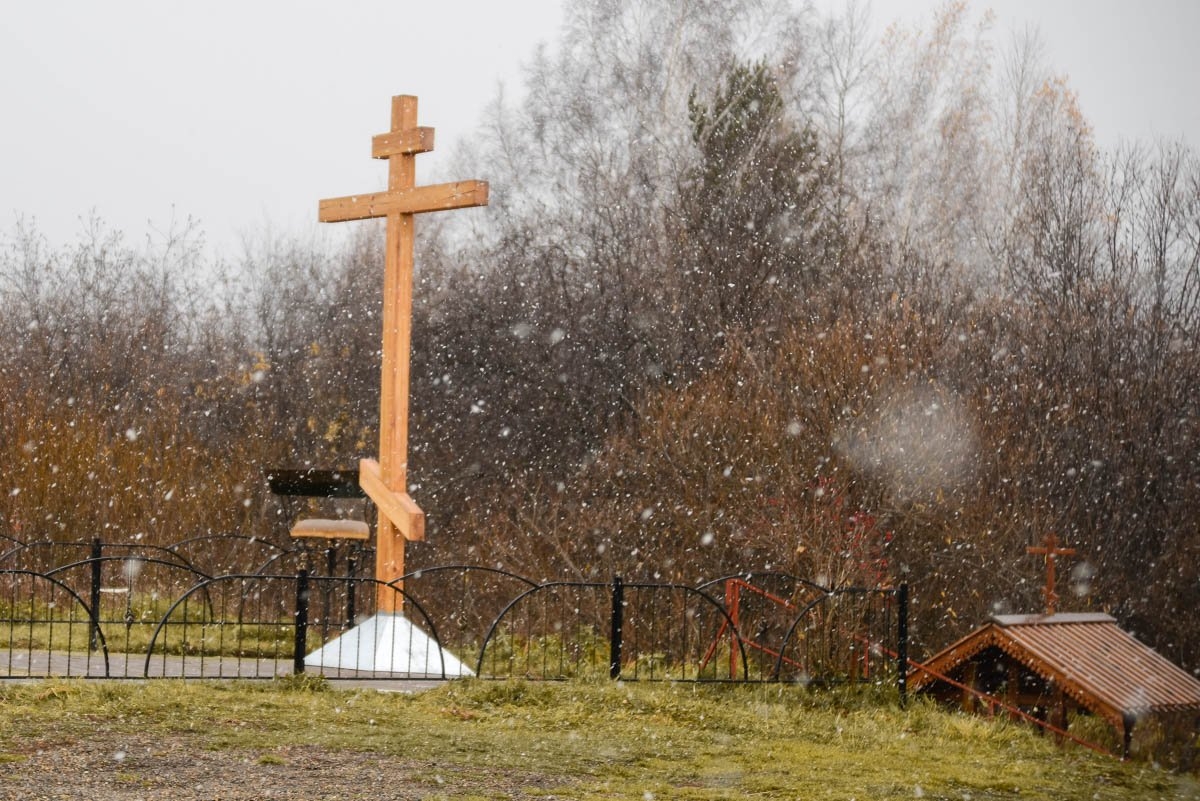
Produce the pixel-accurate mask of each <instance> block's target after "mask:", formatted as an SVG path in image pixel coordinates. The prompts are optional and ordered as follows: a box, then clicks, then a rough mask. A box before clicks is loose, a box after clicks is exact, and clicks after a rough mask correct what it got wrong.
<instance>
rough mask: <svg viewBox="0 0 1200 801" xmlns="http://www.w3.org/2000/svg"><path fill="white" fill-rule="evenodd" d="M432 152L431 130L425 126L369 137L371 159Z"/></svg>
mask: <svg viewBox="0 0 1200 801" xmlns="http://www.w3.org/2000/svg"><path fill="white" fill-rule="evenodd" d="M431 150H433V129H432V128H428V127H425V126H421V127H420V128H409V129H408V130H406V131H388V132H387V133H382V134H379V135H377V136H373V137H371V157H372V158H377V159H386V158H391V157H392V156H408V155H415V154H417V153H428V152H429V151H431Z"/></svg>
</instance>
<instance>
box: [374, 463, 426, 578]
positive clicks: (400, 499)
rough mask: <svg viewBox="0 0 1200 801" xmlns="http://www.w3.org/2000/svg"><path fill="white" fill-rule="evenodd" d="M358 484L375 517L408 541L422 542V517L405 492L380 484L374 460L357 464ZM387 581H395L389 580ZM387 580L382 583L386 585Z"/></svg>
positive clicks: (423, 529)
mask: <svg viewBox="0 0 1200 801" xmlns="http://www.w3.org/2000/svg"><path fill="white" fill-rule="evenodd" d="M358 466H359V470H358V481H359V483H360V484H361V485H362V488H363V491H364V492H366V493H367V497H368V498H370V499H371V500H372V501H374V502H375V505H376V506H377V507H379V513H380V514H381V515H383V516H384V517H386V518H387V519H388V520H390V521H391V522H392V524H393V525H394V526H395V527H396V528H397V529H398V530H399V531H400V533H401V534H402V535H403V536H404V539H406V540H410V541H420V540H424V539H425V513H424V512H422V511H421V507H419V506H417V504H416V501H414V500H413V499H412V498H411V497H410V496H409V494H408V493H407V492H394V491H392V490H391V489H389V488H388V486H387V484H385V483H384V481H383V472H382V470H381V469H380V467H379V462H377V461H375V460H374V459H363V460H362V461H360V462H359V463H358ZM391 578H395V576H392V577H391ZM391 578H389V579H386V580H388V581H390V580H391Z"/></svg>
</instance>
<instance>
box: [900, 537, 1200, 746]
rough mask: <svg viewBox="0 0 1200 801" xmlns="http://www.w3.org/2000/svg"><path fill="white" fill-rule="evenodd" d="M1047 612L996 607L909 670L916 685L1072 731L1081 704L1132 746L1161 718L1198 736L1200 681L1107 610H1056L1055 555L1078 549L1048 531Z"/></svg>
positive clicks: (972, 707)
mask: <svg viewBox="0 0 1200 801" xmlns="http://www.w3.org/2000/svg"><path fill="white" fill-rule="evenodd" d="M1029 552H1030V553H1036V554H1041V555H1045V556H1046V560H1047V588H1048V589H1047V590H1044V591H1043V592H1044V595H1045V598H1046V613H1045V614H1040V615H995V616H993V617H992V618H991V620H989V621H988V622H987V623H986V624H984V625H983V626H981V627H979V628H977V629H975V630H974V631H972V632H971V633H970V634H968V635H966V636H965V637H963V638H962V639H960V640H958V641H957V642H955V643H954V644H952V645H950V646H949V647H948V648H946V649H944V650H943V651H941V652H940V653H938V654H936V655H934V656H933V657H932V658H931V659H929V660H927V661H926V662H925V663H924V665H923V666H922V667H919V668H917V669H915V670H914V671H913V672H912V673H911V674H910V675H909V679H908V681H909V687H910V688H911V689H912V690H913V691H914V692H919V693H924V694H926V695H929V696H932V697H934V698H938V699H940V700H942V701H944V702H947V703H950V704H953V705H957V706H961V708H962V709H964V710H966V711H992V710H993V709H994V707H995V705H996V703H999V704H1003V705H1004V706H1006V707H1008V708H1010V709H1014V708H1015V709H1018V710H1020V711H1021V712H1023V713H1025V714H1028V715H1032V716H1033V717H1035V718H1037V719H1039V720H1042V721H1046V722H1048V723H1049V724H1050V725H1052V726H1054V727H1055V728H1057V729H1059V730H1065V729H1066V728H1067V725H1068V723H1069V720H1070V717H1071V715H1072V713H1075V712H1079V711H1086V712H1090V713H1092V714H1094V715H1096V716H1098V717H1100V718H1102V719H1104V720H1105V721H1107V722H1108V723H1109V724H1110V725H1111V726H1112V727H1113V729H1114V730H1115V731H1116V732H1117V734H1118V735H1119V736H1120V737H1121V738H1122V742H1123V749H1124V753H1125V755H1128V754H1129V750H1130V744H1131V741H1132V737H1133V731H1134V728H1135V726H1137V725H1138V724H1139V722H1141V721H1145V720H1147V719H1156V720H1157V721H1158V722H1159V723H1160V724H1161V725H1162V726H1164V727H1165V728H1167V729H1169V730H1171V731H1176V732H1179V733H1180V734H1182V736H1183V737H1184V739H1185V740H1188V739H1190V740H1192V741H1193V742H1192V744H1191V746H1190V748H1193V749H1194V747H1195V743H1194V740H1195V737H1196V733H1197V732H1198V731H1200V681H1198V680H1197V679H1196V678H1195V677H1194V676H1192V675H1190V674H1189V673H1187V672H1186V671H1184V670H1183V669H1181V668H1180V667H1178V666H1177V665H1175V664H1174V663H1172V662H1171V661H1170V660H1168V659H1167V658H1166V657H1164V656H1162V655H1161V654H1159V653H1158V652H1156V651H1155V650H1154V649H1152V648H1150V647H1148V646H1147V645H1145V644H1143V643H1141V642H1139V641H1138V640H1137V638H1135V637H1134V636H1133V635H1131V634H1129V633H1128V632H1126V631H1124V630H1123V629H1121V627H1120V626H1118V625H1117V621H1116V620H1115V619H1114V618H1112V617H1110V616H1109V615H1105V614H1095V613H1061V612H1057V611H1056V608H1055V602H1056V600H1057V596H1056V595H1055V594H1054V587H1053V582H1054V572H1053V567H1052V564H1053V560H1054V558H1055V557H1057V556H1059V555H1064V554H1070V553H1074V551H1073V550H1071V549H1064V548H1059V547H1058V545H1057V542H1056V541H1055V540H1054V539H1053V538H1052V537H1049V538H1047V541H1046V543H1045V546H1044V547H1038V548H1036V549H1035V548H1030V549H1029Z"/></svg>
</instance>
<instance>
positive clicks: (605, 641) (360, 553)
mask: <svg viewBox="0 0 1200 801" xmlns="http://www.w3.org/2000/svg"><path fill="white" fill-rule="evenodd" d="M199 545H203V546H204V547H196V546H199ZM215 546H220V547H215ZM338 548H342V549H345V550H338V549H337V548H321V549H316V550H313V549H308V550H305V549H288V548H284V547H282V546H279V545H277V544H275V543H269V542H265V541H261V540H258V541H255V540H251V539H248V538H237V537H234V538H225V539H222V540H220V541H216V540H215V539H213V538H205V540H204V541H203V542H201V541H199V540H189V541H186V542H184V543H180V544H179V545H176V546H172V547H169V548H149V547H144V546H130V545H126V544H104V543H100V542H99V541H93V542H90V543H33V544H29V545H25V544H20V545H16V546H14V547H13V548H10V549H9V550H8V551H6V552H4V553H3V554H0V676H2V677H23V676H31V677H32V676H40V677H47V676H78V677H108V678H120V677H130V678H134V677H136V678H144V677H214V678H216V677H220V678H269V677H274V676H277V675H280V674H285V673H292V672H296V673H298V672H304V671H309V672H320V673H321V674H323V675H325V676H326V677H328V678H330V679H348V678H359V679H361V678H372V679H400V680H403V679H412V678H448V677H454V676H463V675H478V676H481V677H485V678H509V677H522V678H528V679H537V680H556V679H566V678H572V677H589V676H595V677H610V678H619V679H623V680H633V681H658V680H670V681H789V682H805V683H811V682H816V683H840V682H876V683H882V682H887V683H892V682H895V683H896V684H897V686H898V687H899V689H900V691H901V693H903V690H904V687H903V680H904V671H902V670H898V669H897V667H898V664H901V663H898V662H897V656H896V655H897V654H899V655H900V657H901V658H903V654H904V651H905V645H906V643H905V640H906V626H907V601H906V590H905V588H904V587H900V588H895V589H892V588H826V587H821V586H819V585H817V584H814V583H812V582H810V581H807V580H804V579H802V578H797V577H794V576H788V575H785V574H778V573H771V574H750V575H738V576H729V577H725V578H720V579H716V580H713V581H710V582H707V583H705V584H701V585H698V586H688V585H681V584H662V583H643V582H625V581H622V580H621V579H620V578H613V579H612V580H611V581H608V582H601V583H595V582H573V581H551V582H534V581H531V580H529V579H527V578H525V577H522V576H519V575H516V574H514V573H510V572H506V571H503V570H497V569H494V568H485V567H479V566H472V565H446V566H440V567H436V568H430V569H425V570H421V571H418V572H415V573H413V574H410V575H408V576H405V577H404V578H403V579H401V580H399V581H397V582H394V583H393V584H391V585H383V586H384V587H386V589H385V592H386V591H391V592H395V593H397V596H398V598H397V600H398V602H399V603H398V605H399V606H400V607H401V608H402V609H403V612H404V614H403V616H392V615H387V614H384V615H377V614H375V604H376V600H377V597H378V592H379V590H380V588H381V585H380V584H379V582H377V581H375V580H374V579H373V578H370V577H368V576H364V575H361V573H362V569H363V566H364V565H369V561H370V557H371V554H370V553H369V552H368V551H365V550H364V549H361V548H356V547H347V546H345V545H341V546H338ZM231 551H234V552H236V553H234V554H233V556H231V555H230V552H231ZM214 553H217V554H221V556H220V557H219V558H217V559H215V561H214V558H213V557H212V556H211V555H212V554H214ZM56 561H57V564H55V562H56ZM234 564H241V565H254V566H256V569H255V570H254V571H253V572H225V571H223V570H222V568H223V567H226V566H229V565H234Z"/></svg>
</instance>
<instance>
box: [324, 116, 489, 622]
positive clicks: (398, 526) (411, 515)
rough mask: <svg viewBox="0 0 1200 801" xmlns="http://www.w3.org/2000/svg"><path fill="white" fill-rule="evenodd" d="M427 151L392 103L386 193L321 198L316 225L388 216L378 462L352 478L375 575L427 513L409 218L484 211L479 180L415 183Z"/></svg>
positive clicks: (388, 569)
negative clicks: (418, 455)
mask: <svg viewBox="0 0 1200 801" xmlns="http://www.w3.org/2000/svg"><path fill="white" fill-rule="evenodd" d="M430 150H433V129H432V128H424V127H418V126H417V98H415V97H413V96H411V95H400V96H397V97H393V98H392V129H391V130H390V131H388V132H387V133H383V134H379V135H378V136H375V137H374V138H372V140H371V156H372V157H374V158H377V159H387V160H388V188H387V191H386V192H375V193H372V194H366V195H350V196H347V197H337V198H331V199H328V200H322V201H321V203H320V210H319V212H318V218H319V219H320V221H321V222H345V221H348V220H365V219H368V218H373V217H386V218H387V239H386V243H387V244H386V248H387V250H386V253H385V258H384V272H383V370H382V381H381V387H380V397H379V460H378V461H376V460H374V459H363V460H361V461H360V462H359V473H358V481H359V484H360V485H361V486H362V488H363V491H364V492H365V493H366V494H367V496H368V497H369V498H370V499H371V500H372V501H374V502H375V505H376V507H378V509H379V525H378V532H377V536H376V551H375V578H376V579H378V580H379V581H382V582H389V581H393V580H395V579H397V578H399V577H400V576H402V575H404V543H405V541H407V540H422V539H424V538H425V515H424V513H423V512H422V511H421V509H420V507H418V506H417V504H416V503H415V502H414V501H413V499H412V498H411V497H409V495H408V384H409V351H410V344H411V340H412V274H413V215H415V214H421V213H423V212H429V211H444V210H448V209H461V208H467V207H469V206H484V205H487V202H488V185H487V183H486V182H484V181H461V182H458V183H449V184H433V185H429V186H416V156H417V154H418V153H427V152H429V151H430ZM398 597H399V595H398V593H396V592H394V591H392V590H391V589H390V588H387V587H380V588H379V592H378V594H377V602H378V603H377V606H378V610H379V611H380V612H395V611H397V606H399V603H398V600H397V599H398Z"/></svg>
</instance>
